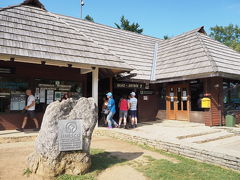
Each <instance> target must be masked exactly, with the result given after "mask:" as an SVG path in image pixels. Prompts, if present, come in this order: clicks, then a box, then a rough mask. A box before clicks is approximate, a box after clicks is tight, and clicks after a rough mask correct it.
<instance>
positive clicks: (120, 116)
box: [118, 111, 123, 126]
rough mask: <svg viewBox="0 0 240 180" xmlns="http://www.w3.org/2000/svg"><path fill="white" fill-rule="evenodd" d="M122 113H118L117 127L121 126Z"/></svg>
mask: <svg viewBox="0 0 240 180" xmlns="http://www.w3.org/2000/svg"><path fill="white" fill-rule="evenodd" d="M122 115H123V112H122V111H119V121H118V125H119V126H121V124H122V119H123V116H122Z"/></svg>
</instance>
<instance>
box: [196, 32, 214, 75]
mask: <svg viewBox="0 0 240 180" xmlns="http://www.w3.org/2000/svg"><path fill="white" fill-rule="evenodd" d="M196 36H197V39H198V40H199V41H200V44H201V46H202V48H203V50H204V52H205V53H206V55H207V57H208V58H209V60H210V62H211V65H212V69H213V72H218V66H217V63H216V62H215V61H214V59H213V57H212V55H211V52H210V51H209V50H208V48H207V47H206V44H205V43H204V42H203V40H202V38H201V37H200V36H199V32H196Z"/></svg>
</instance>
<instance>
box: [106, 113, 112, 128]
mask: <svg viewBox="0 0 240 180" xmlns="http://www.w3.org/2000/svg"><path fill="white" fill-rule="evenodd" d="M111 117H112V112H110V113H109V114H108V115H107V122H108V127H109V128H112V121H111Z"/></svg>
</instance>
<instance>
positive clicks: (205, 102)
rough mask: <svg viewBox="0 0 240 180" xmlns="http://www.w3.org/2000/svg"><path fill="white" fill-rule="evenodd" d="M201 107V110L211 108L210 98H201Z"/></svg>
mask: <svg viewBox="0 0 240 180" xmlns="http://www.w3.org/2000/svg"><path fill="white" fill-rule="evenodd" d="M201 107H202V108H211V99H210V98H206V97H205V98H202V100H201Z"/></svg>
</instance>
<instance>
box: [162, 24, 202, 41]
mask: <svg viewBox="0 0 240 180" xmlns="http://www.w3.org/2000/svg"><path fill="white" fill-rule="evenodd" d="M201 31H203V33H205V31H204V26H201V27H198V28H195V29H192V30H190V31H186V32H183V33H181V34H178V35H176V36H173V37H171V38H169V39H164V40H163V42H167V41H171V40H174V39H176V38H179V37H181V36H185V35H188V34H191V33H196V32H201Z"/></svg>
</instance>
